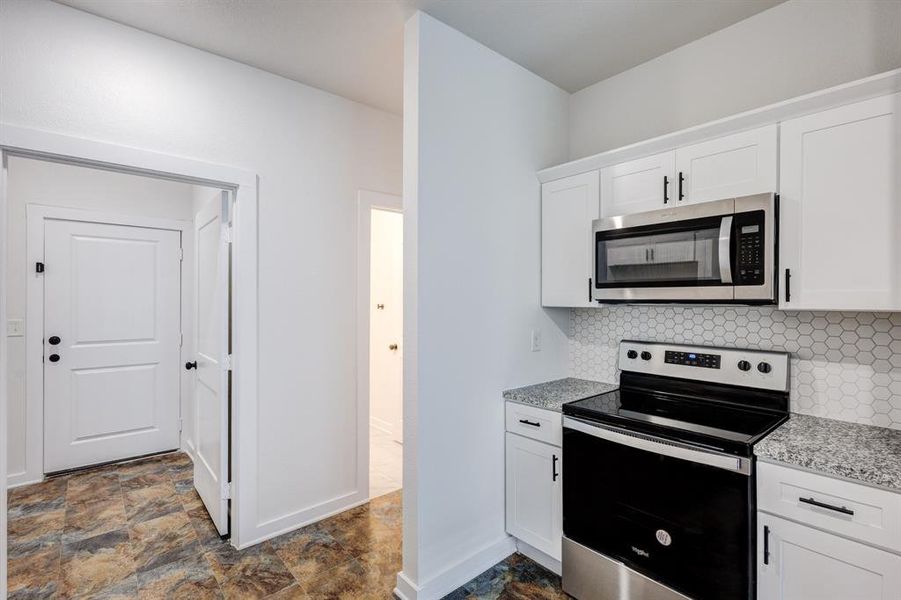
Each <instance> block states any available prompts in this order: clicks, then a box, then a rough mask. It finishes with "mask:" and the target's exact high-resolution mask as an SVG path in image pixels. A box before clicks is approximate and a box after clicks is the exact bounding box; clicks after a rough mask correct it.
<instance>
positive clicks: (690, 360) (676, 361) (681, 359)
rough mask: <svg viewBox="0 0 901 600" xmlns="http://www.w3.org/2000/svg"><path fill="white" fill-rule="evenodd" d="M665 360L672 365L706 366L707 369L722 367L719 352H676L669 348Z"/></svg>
mask: <svg viewBox="0 0 901 600" xmlns="http://www.w3.org/2000/svg"><path fill="white" fill-rule="evenodd" d="M663 360H664V362H667V363H669V364H671V365H685V366H688V367H704V368H707V369H719V368H720V355H719V354H700V353H697V352H675V351H673V350H667V351H666V352H665V353H664V357H663Z"/></svg>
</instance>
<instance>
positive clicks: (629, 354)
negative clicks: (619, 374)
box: [626, 350, 638, 358]
mask: <svg viewBox="0 0 901 600" xmlns="http://www.w3.org/2000/svg"><path fill="white" fill-rule="evenodd" d="M626 358H638V352H636V351H635V350H629V351H628V352H626Z"/></svg>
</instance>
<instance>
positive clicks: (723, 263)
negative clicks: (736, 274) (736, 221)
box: [719, 215, 732, 284]
mask: <svg viewBox="0 0 901 600" xmlns="http://www.w3.org/2000/svg"><path fill="white" fill-rule="evenodd" d="M719 255H720V281H722V282H723V283H725V284H731V283H732V215H729V216H727V217H723V220H722V221H721V222H720V248H719Z"/></svg>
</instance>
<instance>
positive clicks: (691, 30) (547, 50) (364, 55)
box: [57, 0, 783, 113]
mask: <svg viewBox="0 0 901 600" xmlns="http://www.w3.org/2000/svg"><path fill="white" fill-rule="evenodd" d="M57 1H58V2H60V3H61V4H66V5H69V6H72V7H75V8H78V9H81V10H84V11H86V12H90V13H93V14H95V15H99V16H101V17H106V18H108V19H112V20H113V21H117V22H119V23H123V24H125V25H130V26H133V27H136V28H138V29H142V30H144V31H148V32H151V33H155V34H157V35H161V36H163V37H166V38H169V39H172V40H175V41H178V42H182V43H184V44H188V45H190V46H194V47H196V48H200V49H202V50H207V51H209V52H212V53H214V54H218V55H221V56H224V57H227V58H230V59H233V60H236V61H238V62H242V63H245V64H248V65H251V66H254V67H258V68H260V69H264V70H266V71H270V72H272V73H276V74H278V75H282V76H283V77H287V78H289V79H293V80H295V81H299V82H301V83H305V84H308V85H311V86H314V87H317V88H321V89H323V90H326V91H329V92H332V93H334V94H338V95H341V96H344V97H346V98H350V99H352V100H357V101H359V102H363V103H365V104H369V105H371V106H374V107H376V108H380V109H383V110H388V111H391V112H394V113H400V112H401V105H402V86H403V25H404V21H405V20H406V19H407V18H409V16H410V15H412V14H413V13H414V12H415V11H416V10H417V9H420V10H423V11H425V12H427V13H429V14H431V15H432V16H434V17H435V18H437V19H439V20H441V21H443V22H445V23H447V24H448V25H450V26H451V27H454V28H455V29H458V30H460V31H462V32H463V33H465V34H467V35H468V36H470V37H472V38H474V39H476V40H478V41H479V42H481V43H483V44H485V45H486V46H488V47H489V48H492V49H493V50H495V51H497V52H499V53H501V54H503V55H504V56H507V57H508V58H510V59H511V60H513V61H515V62H517V63H519V64H521V65H522V66H524V67H526V68H527V69H529V70H530V71H532V72H534V73H536V74H538V75H540V76H541V77H543V78H545V79H547V80H548V81H551V82H553V83H555V84H557V85H558V86H560V87H561V88H563V89H564V90H566V91H568V92H575V91H578V90H580V89H582V88H584V87H586V86H588V85H590V84H592V83H595V82H597V81H600V80H602V79H606V78H607V77H610V76H612V75H616V74H617V73H620V72H622V71H625V70H627V69H629V68H631V67H634V66H636V65H639V64H641V63H643V62H645V61H647V60H650V59H652V58H654V57H656V56H660V55H661V54H665V53H667V52H669V51H670V50H673V49H675V48H678V47H679V46H682V45H684V44H686V43H688V42H691V41H693V40H696V39H698V38H700V37H703V36H705V35H707V34H709V33H712V32H714V31H717V30H719V29H722V28H724V27H727V26H729V25H731V24H733V23H736V22H738V21H740V20H742V19H745V18H747V17H749V16H751V15H753V14H756V13H758V12H761V11H763V10H766V9H767V8H770V7H772V6H775V5H776V4H779V3H780V2H782V1H783V0H252V1H248V0H130V1H128V2H122V1H115V0H57Z"/></svg>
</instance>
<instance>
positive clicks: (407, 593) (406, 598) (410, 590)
mask: <svg viewBox="0 0 901 600" xmlns="http://www.w3.org/2000/svg"><path fill="white" fill-rule="evenodd" d="M394 596H395V597H396V598H399V599H400V600H416V599H417V598H418V596H419V588H418V587H417V586H416V584H414V583H413V582H412V581H410V578H409V577H407V576H406V574H405V573H404V572H403V571H401V572H400V573H398V574H397V587H396V588H394Z"/></svg>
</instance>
